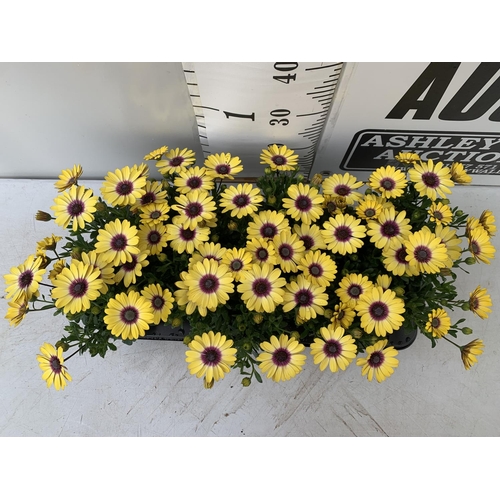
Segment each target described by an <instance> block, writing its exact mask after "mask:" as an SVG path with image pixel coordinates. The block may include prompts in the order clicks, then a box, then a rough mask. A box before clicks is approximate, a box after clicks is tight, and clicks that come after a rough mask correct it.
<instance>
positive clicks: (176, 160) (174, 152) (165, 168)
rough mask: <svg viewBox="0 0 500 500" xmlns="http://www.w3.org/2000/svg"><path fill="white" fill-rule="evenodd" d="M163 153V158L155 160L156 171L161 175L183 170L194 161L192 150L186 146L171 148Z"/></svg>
mask: <svg viewBox="0 0 500 500" xmlns="http://www.w3.org/2000/svg"><path fill="white" fill-rule="evenodd" d="M164 154H165V159H163V160H159V161H157V162H156V166H157V167H158V171H159V172H160V174H162V175H167V174H178V173H181V172H185V171H186V170H187V168H189V167H190V166H191V165H192V164H193V163H194V162H195V161H196V157H195V154H194V152H193V151H191V150H190V149H187V148H184V149H183V150H181V149H180V148H175V149H171V150H170V151H169V152H168V153H164Z"/></svg>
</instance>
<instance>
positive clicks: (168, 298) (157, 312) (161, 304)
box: [141, 284, 174, 325]
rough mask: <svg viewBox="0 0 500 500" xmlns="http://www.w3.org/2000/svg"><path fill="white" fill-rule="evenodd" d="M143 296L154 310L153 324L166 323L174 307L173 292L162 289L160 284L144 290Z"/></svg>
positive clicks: (149, 286)
mask: <svg viewBox="0 0 500 500" xmlns="http://www.w3.org/2000/svg"><path fill="white" fill-rule="evenodd" d="M141 295H142V296H143V297H144V298H145V299H146V300H148V301H149V304H150V306H151V309H152V310H153V314H154V319H153V324H154V325H159V324H160V323H165V322H166V321H167V319H168V317H169V315H170V313H171V311H172V309H173V307H174V297H173V295H172V292H171V291H170V290H168V289H165V290H164V289H162V287H161V286H160V285H158V284H151V285H148V286H147V287H146V288H144V290H142V292H141Z"/></svg>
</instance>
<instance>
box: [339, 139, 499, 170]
mask: <svg viewBox="0 0 500 500" xmlns="http://www.w3.org/2000/svg"><path fill="white" fill-rule="evenodd" d="M398 153H417V154H418V155H419V156H420V159H421V160H422V161H428V160H433V161H442V162H443V163H444V165H445V166H450V165H451V164H452V163H454V162H460V163H462V164H463V165H464V167H465V170H466V171H467V173H469V174H474V175H500V134H488V133H476V132H426V131H421V130H419V131H415V130H413V131H408V130H361V131H360V132H358V133H356V134H355V136H354V137H353V139H352V141H351V144H350V145H349V148H348V149H347V152H346V154H345V156H344V158H343V160H342V163H341V164H340V169H341V170H348V171H351V170H352V171H373V170H376V169H377V168H379V167H383V166H386V165H395V164H396V163H397V161H396V160H395V159H394V157H395V156H396V155H397V154H398Z"/></svg>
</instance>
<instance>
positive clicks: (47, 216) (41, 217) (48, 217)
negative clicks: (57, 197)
mask: <svg viewBox="0 0 500 500" xmlns="http://www.w3.org/2000/svg"><path fill="white" fill-rule="evenodd" d="M35 219H36V220H41V221H43V222H48V221H49V220H52V216H51V215H50V214H48V213H47V212H43V211H42V210H38V212H37V213H36V215H35Z"/></svg>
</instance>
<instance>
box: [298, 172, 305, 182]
mask: <svg viewBox="0 0 500 500" xmlns="http://www.w3.org/2000/svg"><path fill="white" fill-rule="evenodd" d="M297 180H298V181H299V182H302V181H303V180H304V176H303V175H302V174H299V175H297Z"/></svg>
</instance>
